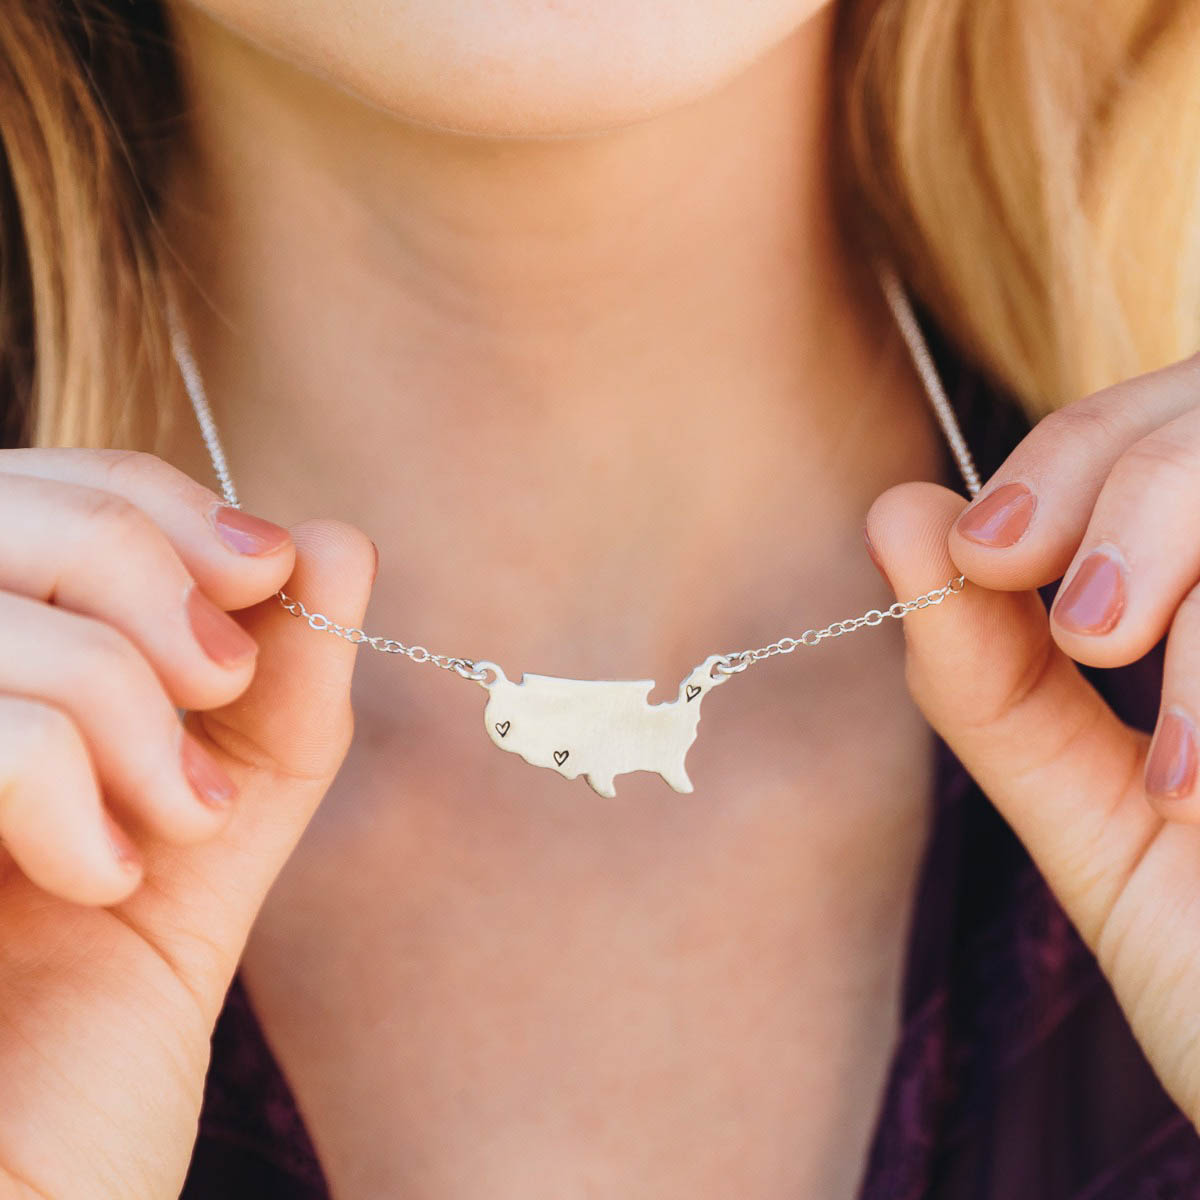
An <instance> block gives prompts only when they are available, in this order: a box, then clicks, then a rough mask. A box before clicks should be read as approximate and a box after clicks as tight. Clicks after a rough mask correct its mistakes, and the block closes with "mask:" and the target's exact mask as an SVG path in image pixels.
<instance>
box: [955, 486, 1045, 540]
mask: <svg viewBox="0 0 1200 1200" xmlns="http://www.w3.org/2000/svg"><path fill="white" fill-rule="evenodd" d="M1035 507H1037V497H1036V496H1035V495H1034V494H1033V493H1032V492H1031V491H1030V490H1029V489H1028V488H1027V487H1026V486H1025V485H1024V484H1023V483H1006V484H1005V485H1004V486H1003V487H998V488H997V489H996V490H995V491H994V492H989V493H988V494H987V495H986V496H984V498H983V499H982V500H976V501H975V503H974V504H972V505H971V507H970V508H968V509H967V510H966V511H965V512H964V513H963V514H962V516H961V517H959V518H958V532H959V533H961V534H962V535H963V537H965V538H970V540H971V541H973V542H978V543H979V544H980V545H981V546H995V547H998V548H1003V547H1005V546H1015V545H1016V544H1017V542H1019V541H1020V540H1021V538H1023V537H1024V536H1025V531H1026V530H1027V529H1028V528H1029V522H1030V521H1031V520H1032V519H1033V510H1034V508H1035Z"/></svg>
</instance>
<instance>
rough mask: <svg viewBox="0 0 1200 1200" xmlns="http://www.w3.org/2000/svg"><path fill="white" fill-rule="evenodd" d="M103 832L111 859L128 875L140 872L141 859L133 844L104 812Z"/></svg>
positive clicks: (106, 812) (106, 811)
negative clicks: (110, 850)
mask: <svg viewBox="0 0 1200 1200" xmlns="http://www.w3.org/2000/svg"><path fill="white" fill-rule="evenodd" d="M103 815H104V832H105V833H106V834H107V835H108V844H109V846H110V847H111V848H112V852H113V858H115V859H116V860H117V862H118V863H120V865H121V866H122V867H123V868H124V869H125V870H126V871H128V872H129V873H130V874H132V873H133V872H135V871H139V870H141V866H142V859H141V856H140V855H139V854H138V852H137V850H135V849H134V845H133V843H132V842H131V841H130V840H129V838H128V836H126V833H125V830H123V829H122V828H121V827H120V825H118V824H117V823H116V821H114V820H113V819H112V817H111V816H110V815H109V813H108V810H107V809H106V810H105V811H104V814H103Z"/></svg>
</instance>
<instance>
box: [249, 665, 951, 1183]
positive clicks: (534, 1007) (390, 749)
mask: <svg viewBox="0 0 1200 1200" xmlns="http://www.w3.org/2000/svg"><path fill="white" fill-rule="evenodd" d="M880 663H887V664H890V665H888V666H887V667H886V669H884V670H882V671H881V670H880V669H879V668H880ZM873 665H874V667H875V670H874V672H873V673H872V674H871V675H870V676H869V677H870V678H871V679H873V680H874V682H873V683H871V684H868V682H867V680H868V675H866V674H864V676H863V678H862V679H858V680H854V679H853V678H850V679H847V681H846V683H845V686H844V687H843V688H839V689H831V688H829V687H823V688H820V689H814V690H813V691H812V692H811V694H810V693H808V692H807V691H806V690H805V689H795V688H789V689H786V690H785V689H783V688H779V689H778V690H777V689H776V688H775V687H773V686H772V685H771V683H770V680H769V679H768V680H764V682H763V685H762V686H759V687H751V688H745V689H735V688H722V689H721V690H720V692H718V693H715V694H714V695H713V696H712V697H710V698H709V699H708V700H707V702H706V705H707V706H706V709H705V722H704V723H703V724H702V726H701V735H700V736H699V737H698V738H697V741H696V743H695V745H694V746H693V747H692V749H691V750H690V751H689V754H688V770H689V772H690V773H691V775H692V777H693V779H694V781H695V784H696V791H695V792H693V793H691V794H679V793H676V792H674V791H672V790H670V789H669V788H667V787H666V786H665V785H664V783H663V782H662V780H661V779H660V778H658V777H657V776H652V775H650V774H648V773H647V772H644V771H639V772H635V773H632V774H627V775H621V776H619V777H618V779H617V787H616V791H617V795H616V796H615V797H612V798H607V797H605V798H602V797H599V796H597V795H595V794H594V793H593V792H592V791H591V790H590V789H588V788H587V786H586V784H584V782H583V781H582V780H574V781H567V780H564V779H562V778H560V777H558V776H556V775H555V774H554V773H552V772H549V771H535V770H534V769H533V768H531V767H529V766H527V765H525V764H522V763H520V762H519V761H516V760H514V759H512V758H511V756H507V755H501V756H499V757H498V759H497V760H495V761H494V760H493V756H496V755H497V751H496V749H495V748H494V747H492V746H489V745H487V742H486V740H485V739H483V738H482V737H480V735H479V731H478V729H477V727H476V723H477V721H478V713H477V712H475V713H474V720H472V719H471V714H472V711H473V707H475V708H477V707H478V700H477V699H474V698H468V702H467V703H466V704H465V705H464V712H463V713H462V714H454V713H453V712H451V713H449V714H448V713H447V708H452V706H453V704H454V703H456V702H457V701H456V700H455V699H453V697H457V696H460V695H462V694H463V692H464V691H465V689H462V688H461V687H460V688H457V689H456V688H454V687H453V681H452V680H451V681H450V682H451V687H450V688H449V689H448V690H447V691H446V697H445V703H444V704H441V703H434V704H433V705H432V706H431V707H430V708H429V709H427V710H423V709H419V708H416V707H415V706H414V707H413V708H411V709H404V710H402V711H404V712H405V713H406V714H407V715H406V716H405V717H404V718H403V720H400V721H399V722H398V721H397V717H396V709H394V708H388V710H387V715H386V716H385V715H384V713H383V712H382V711H379V712H376V711H375V710H374V709H373V708H372V706H371V704H370V703H369V702H368V703H367V704H365V705H362V706H360V716H359V727H358V736H357V738H356V744H355V750H354V751H352V754H351V758H350V759H349V760H348V761H347V764H346V768H345V769H344V770H343V773H342V775H341V776H340V777H339V780H338V782H337V784H336V785H335V788H334V791H333V792H332V793H331V794H330V796H329V797H328V798H327V799H326V801H325V804H324V806H323V808H322V812H321V814H320V815H319V818H318V820H317V821H316V822H314V825H313V827H312V828H310V830H309V832H308V834H306V836H305V839H304V840H303V841H302V843H301V845H300V847H299V848H298V850H297V853H296V854H295V856H294V857H293V859H292V861H291V862H290V863H289V866H288V868H287V869H286V870H285V872H284V874H283V876H282V877H281V879H280V880H279V883H278V884H277V886H276V888H275V890H274V891H273V893H272V895H271V897H270V898H269V899H268V902H267V905H266V907H265V908H264V911H263V914H262V916H261V918H260V920H259V923H258V925H257V927H256V930H255V933H254V936H253V938H252V939H251V943H250V945H249V947H248V950H247V956H246V961H245V968H244V974H245V977H246V980H247V984H248V986H249V988H250V993H251V996H252V999H253V1001H254V1003H255V1006H256V1008H257V1010H258V1013H259V1016H260V1019H261V1020H262V1023H263V1026H264V1029H265V1031H266V1033H267V1036H268V1038H269V1040H270V1041H271V1043H272V1046H273V1048H274V1050H275V1052H276V1054H277V1055H278V1057H279V1060H280V1062H281V1065H282V1066H283V1068H284V1070H285V1072H286V1073H287V1075H288V1077H289V1079H290V1081H291V1083H292V1085H293V1087H294V1088H295V1090H296V1094H297V1098H298V1101H299V1103H300V1106H301V1110H302V1112H303V1113H304V1115H305V1118H306V1121H307V1122H308V1125H309V1131H310V1134H311V1136H312V1137H313V1140H314V1143H315V1144H316V1146H317V1150H318V1153H319V1155H320V1157H321V1159H322V1163H323V1165H324V1167H325V1170H326V1173H327V1176H328V1178H329V1181H330V1184H331V1187H332V1190H333V1194H334V1196H337V1197H341V1196H358V1197H361V1196H381V1197H382V1196H388V1197H397V1198H404V1197H410V1196H411V1197H430V1198H431V1200H457V1198H458V1197H478V1196H480V1195H485V1194H486V1195H488V1196H492V1197H498V1198H506V1197H509V1196H511V1197H514V1198H515V1197H522V1198H523V1200H524V1198H528V1197H540V1196H546V1197H551V1196H553V1197H556V1198H557V1197H570V1196H585V1195H592V1194H596V1195H622V1196H654V1197H656V1198H671V1197H676V1196H679V1197H684V1196H687V1197H696V1198H707V1197H713V1198H716V1197H722V1198H724V1197H728V1196H730V1195H754V1196H758V1197H763V1198H764V1200H774V1198H775V1197H780V1198H782V1197H789V1198H794V1197H797V1196H808V1195H820V1196H823V1197H830V1198H848V1197H851V1196H852V1195H853V1194H854V1189H855V1185H856V1181H857V1179H858V1176H859V1174H860V1172H861V1167H862V1162H863V1159H864V1157H865V1154H866V1149H867V1143H868V1141H869V1137H870V1134H871V1131H872V1128H873V1123H874V1116H875V1112H876V1109H877V1106H878V1102H879V1098H880V1093H881V1090H882V1087H883V1082H884V1078H885V1073H886V1070H887V1066H888V1062H889V1056H890V1052H891V1047H892V1044H893V1041H894V1037H895V1034H896V1006H897V1002H898V993H899V988H900V982H901V977H902V971H903V966H904V949H905V937H906V933H907V927H908V921H909V917H910V902H911V893H912V887H913V881H914V876H915V872H916V868H917V865H918V862H919V856H920V851H921V848H922V845H923V840H924V835H925V831H926V816H927V806H928V788H929V784H930V779H929V764H930V754H929V742H928V738H927V731H926V730H925V729H924V726H923V723H922V722H921V721H920V719H919V717H917V715H916V714H915V712H913V711H912V710H911V708H909V707H908V706H907V705H906V704H904V703H903V702H897V683H898V681H897V678H896V676H895V670H897V669H898V659H893V657H892V655H891V652H890V651H889V652H888V653H886V654H884V655H883V656H882V657H878V656H877V659H876V661H875V663H874V664H873ZM748 674H749V673H748ZM739 692H740V694H739ZM472 699H474V706H473V705H472V703H471V702H470V701H471V700H472ZM434 711H436V712H437V714H438V715H437V718H436V719H437V728H436V729H435V728H434V727H433V724H432V718H429V720H430V724H429V725H428V726H426V724H425V721H426V718H425V717H424V716H423V715H422V713H423V712H430V713H432V712H434ZM397 726H399V727H397ZM448 728H456V729H462V730H465V731H466V734H465V735H464V737H463V738H462V739H461V740H458V739H457V738H456V739H453V740H451V739H450V738H448V736H447V734H446V732H445V731H446V730H447V729H448ZM855 730H861V731H863V732H862V733H861V734H859V735H857V736H855V735H854V732H853V731H855ZM867 731H869V733H868V732H867ZM510 763H511V769H510Z"/></svg>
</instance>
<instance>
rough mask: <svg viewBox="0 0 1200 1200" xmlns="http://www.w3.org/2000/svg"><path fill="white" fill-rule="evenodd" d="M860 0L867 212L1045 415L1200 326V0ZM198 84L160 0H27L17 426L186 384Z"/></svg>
mask: <svg viewBox="0 0 1200 1200" xmlns="http://www.w3.org/2000/svg"><path fill="white" fill-rule="evenodd" d="M838 3H839V12H838V14H837V21H838V29H837V36H836V44H835V72H834V89H835V110H836V113H837V122H838V130H837V137H836V138H835V143H836V145H837V147H838V150H837V154H838V161H837V164H836V168H837V175H838V180H839V189H840V192H841V195H842V200H843V211H844V213H845V215H846V220H847V223H848V226H849V228H850V229H851V232H852V234H853V236H854V237H855V238H856V239H857V240H858V241H859V242H860V243H861V244H862V245H863V246H864V251H866V252H870V253H883V254H885V255H887V256H888V257H890V258H892V259H893V261H895V262H896V264H897V266H898V267H899V270H900V273H901V274H902V276H903V277H904V278H905V280H906V282H907V283H908V284H909V287H910V288H911V289H912V291H913V292H914V294H915V295H916V296H917V297H918V298H919V299H920V300H921V301H923V303H924V304H925V306H926V307H927V308H928V310H929V312H930V314H931V315H932V317H933V319H934V320H935V321H936V322H937V323H938V324H939V326H940V327H941V329H942V330H943V331H944V332H945V333H946V334H947V335H948V337H949V338H950V339H951V340H952V341H953V342H955V343H956V344H957V345H958V346H959V348H960V349H961V350H962V351H963V353H964V354H965V355H966V356H967V357H969V358H970V359H971V360H973V361H974V362H976V363H977V364H978V365H979V366H980V367H981V368H982V369H983V370H985V371H986V372H988V373H989V374H990V375H992V376H994V377H995V378H996V380H997V381H998V382H999V383H1000V384H1001V385H1002V386H1004V387H1005V388H1007V389H1008V390H1010V391H1011V392H1012V393H1014V394H1015V395H1016V396H1017V398H1018V399H1019V400H1020V401H1021V403H1022V404H1023V405H1024V406H1025V407H1026V409H1027V410H1028V411H1029V413H1030V414H1031V415H1032V416H1035V417H1036V416H1038V415H1041V414H1042V413H1044V412H1046V411H1048V410H1049V409H1050V408H1052V407H1055V406H1057V405H1059V404H1061V403H1064V402H1066V401H1069V400H1072V399H1075V398H1077V397H1079V396H1081V395H1084V394H1086V393H1087V392H1089V391H1092V390H1094V389H1096V388H1098V387H1101V386H1104V385H1105V384H1108V383H1111V382H1114V381H1116V380H1118V379H1120V378H1123V377H1126V376H1129V375H1132V374H1136V373H1138V372H1140V371H1143V370H1148V369H1151V368H1153V367H1156V366H1160V365H1163V364H1164V363H1166V362H1169V361H1172V360H1174V359H1177V358H1180V357H1183V356H1184V355H1185V354H1187V353H1189V352H1191V351H1193V350H1194V349H1196V348H1197V347H1198V346H1200V71H1198V70H1197V69H1196V62H1197V50H1198V49H1200V0H1049V2H1048V0H838ZM179 90H180V89H179V81H178V77H177V74H176V70H175V63H174V59H173V56H172V52H171V47H170V44H169V41H168V38H167V34H166V25H165V21H164V19H163V14H162V12H161V9H160V6H159V4H158V3H157V2H156V0H120V2H119V3H118V2H117V0H112V2H111V3H109V2H107V0H57V2H52V0H5V15H4V20H3V21H0V145H2V146H3V155H2V156H0V410H3V411H5V412H6V413H8V414H9V418H10V427H9V429H8V430H7V431H5V436H6V437H7V438H8V439H9V440H10V441H11V440H17V439H22V440H26V441H30V442H33V443H35V444H42V445H48V444H58V445H106V444H107V445H114V444H124V445H144V444H146V443H147V441H148V440H152V439H153V436H154V429H155V427H156V426H155V418H156V416H157V415H158V414H157V413H156V412H146V411H143V408H144V407H145V405H144V401H142V400H141V398H142V397H145V396H157V397H167V396H171V395H174V394H175V388H176V387H177V384H176V381H175V379H174V374H173V371H172V368H171V363H170V358H169V351H168V341H167V332H166V329H165V323H164V318H163V312H164V305H163V299H164V297H163V288H164V280H165V278H166V273H167V271H168V269H169V267H170V265H171V264H170V263H169V260H168V251H167V248H166V246H165V244H164V243H163V242H162V240H161V239H160V238H159V237H158V236H157V226H156V224H155V214H156V211H157V203H158V200H159V188H160V186H161V184H162V182H163V179H164V176H165V167H166V163H167V158H168V154H169V152H170V148H171V145H172V143H173V141H174V140H175V139H177V138H178V137H180V136H182V135H183V123H182V121H181V120H180V107H179ZM139 405H141V407H139ZM14 414H15V415H16V417H17V418H19V419H20V420H19V423H18V424H13V422H12V417H13V415H14Z"/></svg>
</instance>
